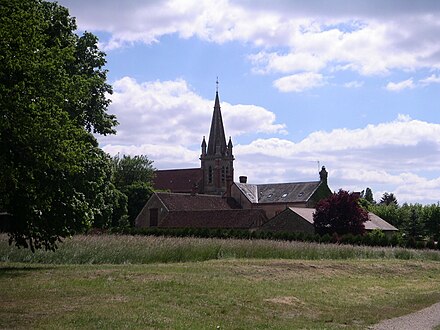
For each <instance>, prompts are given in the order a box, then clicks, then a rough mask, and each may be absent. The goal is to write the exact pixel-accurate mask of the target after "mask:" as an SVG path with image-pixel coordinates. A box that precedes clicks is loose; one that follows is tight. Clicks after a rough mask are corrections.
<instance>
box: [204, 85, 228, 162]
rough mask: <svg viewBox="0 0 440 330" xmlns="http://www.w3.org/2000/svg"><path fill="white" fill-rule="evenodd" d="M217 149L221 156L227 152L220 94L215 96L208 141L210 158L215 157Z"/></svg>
mask: <svg viewBox="0 0 440 330" xmlns="http://www.w3.org/2000/svg"><path fill="white" fill-rule="evenodd" d="M217 148H218V149H219V151H220V154H222V155H224V154H225V152H226V137H225V129H224V127H223V120H222V114H221V111H220V100H219V97H218V92H216V94H215V104H214V113H213V114H212V121H211V131H210V132H209V141H208V151H207V155H208V156H213V155H215V153H216V151H217Z"/></svg>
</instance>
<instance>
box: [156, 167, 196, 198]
mask: <svg viewBox="0 0 440 330" xmlns="http://www.w3.org/2000/svg"><path fill="white" fill-rule="evenodd" d="M202 178H203V172H202V169H201V168H186V169H178V170H158V171H156V172H155V178H154V179H153V187H154V189H156V190H169V191H171V192H176V193H190V192H192V190H193V188H194V184H197V185H199V186H200V182H201V180H202Z"/></svg>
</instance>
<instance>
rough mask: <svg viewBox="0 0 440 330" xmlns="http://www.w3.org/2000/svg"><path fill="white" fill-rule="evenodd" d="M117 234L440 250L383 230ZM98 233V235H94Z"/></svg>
mask: <svg viewBox="0 0 440 330" xmlns="http://www.w3.org/2000/svg"><path fill="white" fill-rule="evenodd" d="M108 232H109V233H113V234H124V235H145V236H165V237H198V238H222V239H229V238H235V239H267V240H280V241H299V242H314V243H323V244H327V243H333V244H349V245H359V246H381V247H387V246H389V247H405V248H413V249H440V244H437V243H436V242H434V241H433V240H428V241H425V240H419V241H417V240H415V239H414V238H413V237H405V235H402V234H401V233H396V234H393V235H392V236H387V235H385V234H384V233H383V232H382V231H380V230H373V231H370V232H368V233H365V234H363V235H353V234H345V235H338V234H336V233H334V234H332V235H330V234H325V235H319V234H307V233H295V232H273V231H262V230H257V231H249V230H244V229H208V228H157V227H154V228H132V227H127V228H112V229H111V230H109V231H108ZM94 233H96V231H95V232H94Z"/></svg>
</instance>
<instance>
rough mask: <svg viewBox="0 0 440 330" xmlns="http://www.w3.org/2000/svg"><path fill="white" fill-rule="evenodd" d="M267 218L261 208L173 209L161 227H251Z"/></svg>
mask: <svg viewBox="0 0 440 330" xmlns="http://www.w3.org/2000/svg"><path fill="white" fill-rule="evenodd" d="M266 220H267V218H266V216H265V213H264V211H263V210H261V209H246V210H200V211H173V212H169V213H168V215H167V216H166V217H165V219H163V221H162V222H161V223H160V224H159V227H162V228H164V227H165V228H211V229H215V228H231V229H250V228H256V227H258V226H259V225H261V224H262V223H263V222H264V221H266Z"/></svg>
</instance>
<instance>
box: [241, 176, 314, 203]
mask: <svg viewBox="0 0 440 330" xmlns="http://www.w3.org/2000/svg"><path fill="white" fill-rule="evenodd" d="M320 184H321V181H312V182H293V183H269V184H249V183H238V182H236V183H235V185H236V186H237V187H238V188H239V189H240V190H241V191H242V192H243V194H244V195H245V196H246V197H247V198H248V199H249V201H250V202H251V203H259V204H265V203H266V204H269V203H270V204H271V203H298V202H307V201H308V200H309V199H310V198H311V197H312V195H313V193H314V192H315V191H316V189H318V187H319V185H320Z"/></svg>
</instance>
